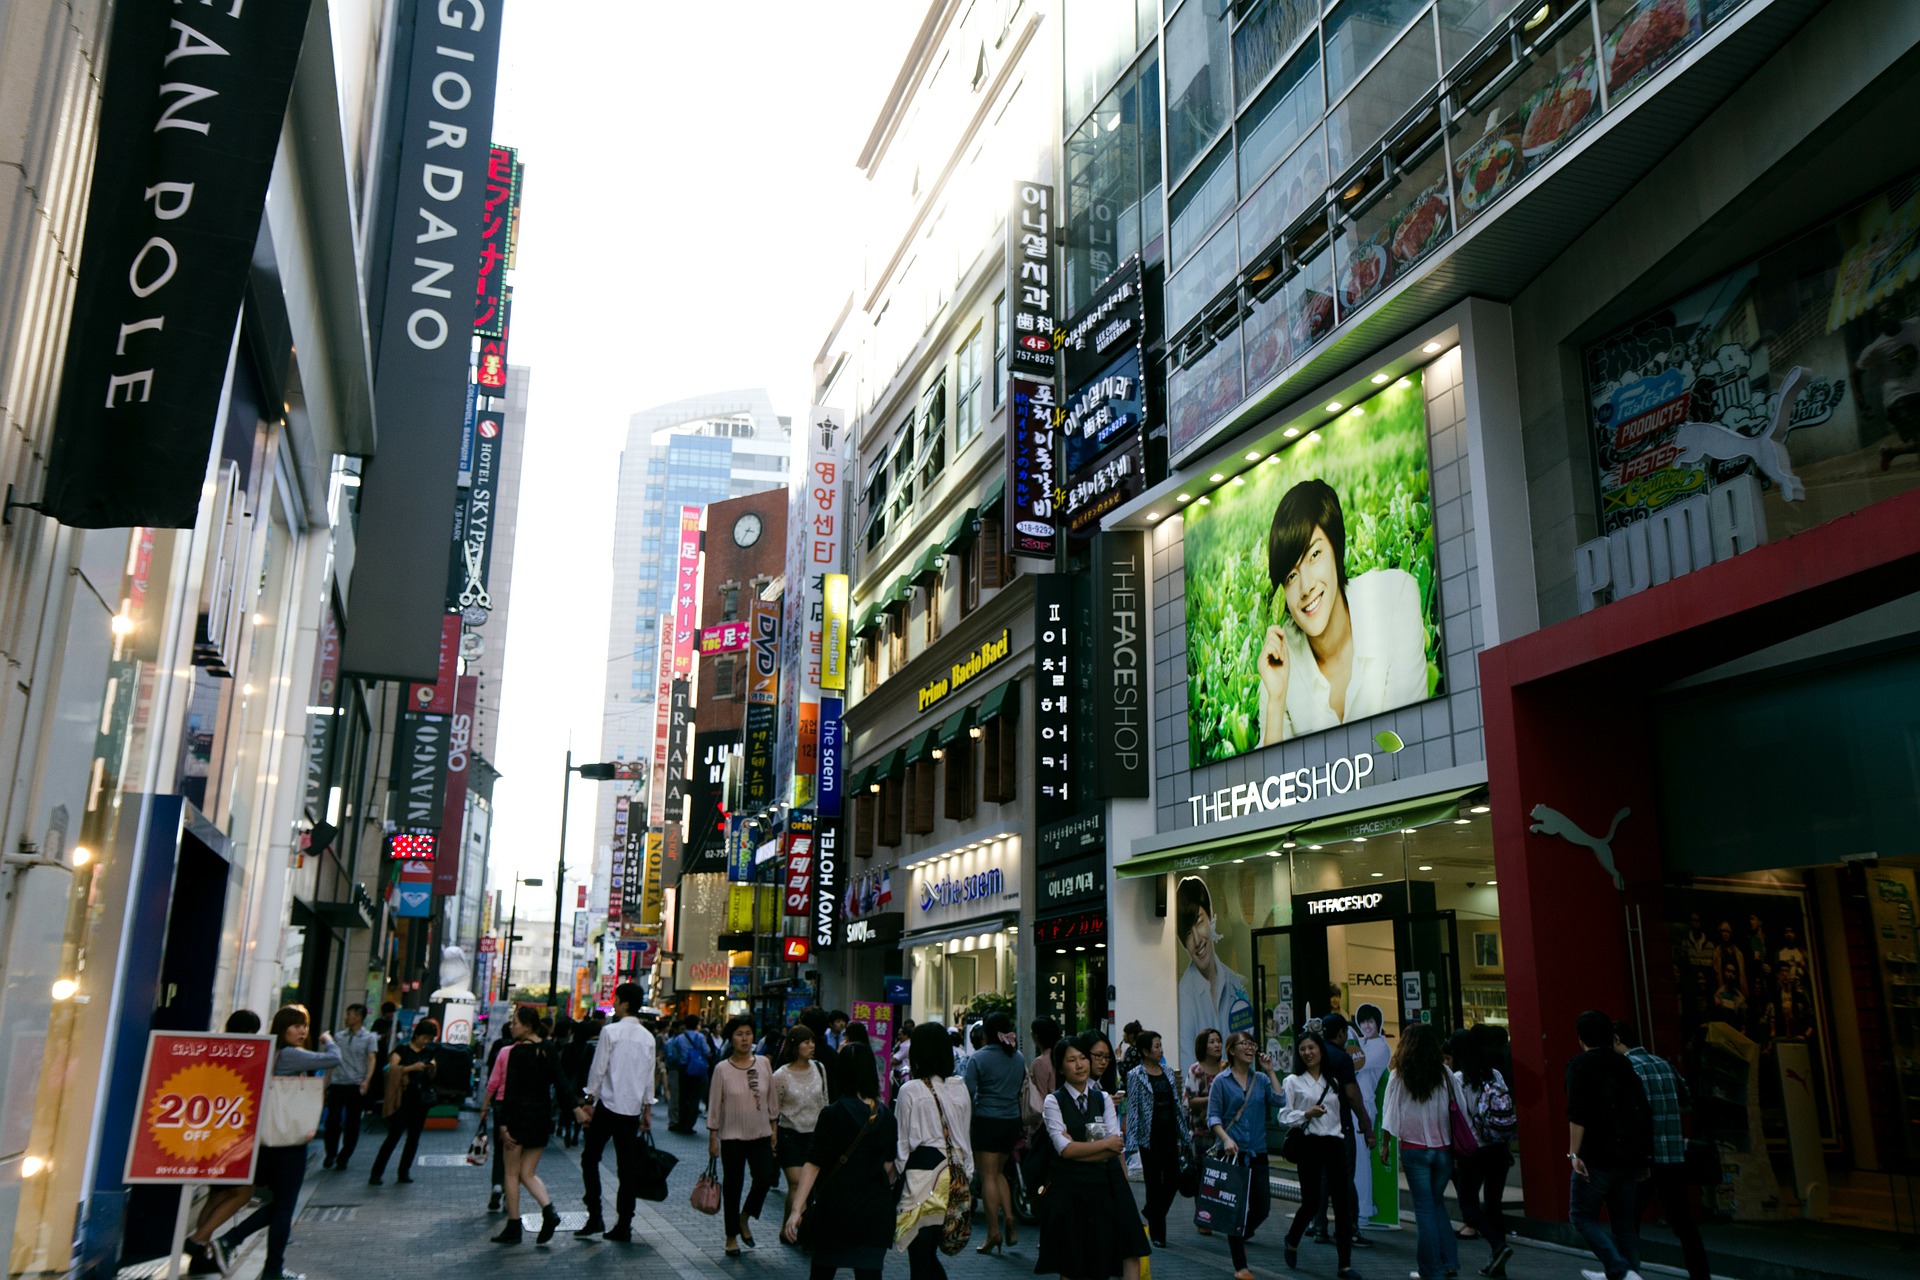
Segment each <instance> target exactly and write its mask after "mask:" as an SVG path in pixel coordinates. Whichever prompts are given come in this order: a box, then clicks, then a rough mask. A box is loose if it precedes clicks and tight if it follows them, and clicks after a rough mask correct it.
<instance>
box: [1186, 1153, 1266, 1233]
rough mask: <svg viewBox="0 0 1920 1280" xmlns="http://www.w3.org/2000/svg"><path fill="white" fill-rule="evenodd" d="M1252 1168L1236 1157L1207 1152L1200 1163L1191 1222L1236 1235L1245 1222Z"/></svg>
mask: <svg viewBox="0 0 1920 1280" xmlns="http://www.w3.org/2000/svg"><path fill="white" fill-rule="evenodd" d="M1252 1183H1253V1170H1252V1169H1251V1168H1250V1167H1249V1166H1248V1165H1247V1163H1246V1162H1245V1161H1243V1160H1242V1159H1240V1157H1239V1156H1237V1155H1234V1156H1228V1155H1209V1156H1208V1157H1207V1158H1206V1160H1205V1162H1204V1163H1202V1164H1201V1166H1200V1193H1199V1194H1198V1195H1196V1196H1195V1197H1194V1198H1193V1225H1194V1226H1196V1227H1205V1228H1207V1229H1208V1230H1211V1231H1218V1232H1219V1233H1221V1234H1222V1235H1229V1236H1237V1235H1239V1234H1241V1232H1242V1231H1244V1230H1245V1229H1246V1225H1247V1193H1248V1190H1249V1188H1250V1187H1251V1186H1252Z"/></svg>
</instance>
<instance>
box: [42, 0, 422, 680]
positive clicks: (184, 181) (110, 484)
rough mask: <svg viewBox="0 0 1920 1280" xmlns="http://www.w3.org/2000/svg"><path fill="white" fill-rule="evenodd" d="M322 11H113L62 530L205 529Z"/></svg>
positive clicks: (52, 470) (54, 472) (68, 394)
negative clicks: (216, 450) (281, 173)
mask: <svg viewBox="0 0 1920 1280" xmlns="http://www.w3.org/2000/svg"><path fill="white" fill-rule="evenodd" d="M307 4H308V0H282V2H281V3H276V4H255V5H253V6H252V7H251V9H247V8H244V7H242V6H241V5H237V4H233V5H220V6H218V7H211V6H207V5H200V6H196V7H195V8H194V9H192V10H187V9H184V8H179V7H176V6H173V5H165V4H152V3H149V4H118V5H115V6H114V7H113V34H112V36H111V37H110V43H109V45H108V56H107V63H106V84H105V87H104V91H103V93H102V97H101V102H100V116H99V126H100V138H99V145H98V147H97V148H96V150H95V153H94V160H93V177H92V187H91V192H92V197H91V199H90V200H89V201H88V202H87V223H86V233H85V236H84V238H83V239H82V241H81V244H82V246H83V248H82V252H81V258H80V277H79V282H78V284H77V285H76V287H75V290H74V302H73V322H72V326H71V328H70V329H69V330H68V333H67V346H66V360H65V364H64V366H63V368H62V372H61V381H60V399H59V405H58V409H57V411H56V420H55V425H54V433H53V443H52V448H51V451H50V453H49V455H48V458H47V476H46V486H45V488H44V490H43V491H42V495H41V498H40V509H41V510H42V511H44V512H46V513H47V514H48V515H51V516H53V517H54V518H55V519H57V520H59V521H60V522H61V523H62V524H68V525H74V526H76V527H79V528H86V529H105V528H114V527H120V526H157V527H160V528H166V529H186V528H191V527H192V526H193V522H194V517H195V515H196V513H197V512H198V511H199V508H200V493H201V487H202V485H203V484H204V483H205V481H206V471H207V450H208V447H209V445H210V444H211V443H212V441H213V433H214V429H215V427H216V425H217V422H216V419H217V417H218V414H219V411H220V390H221V386H222V384H223V383H224V382H225V380H226V374H227V361H228V357H229V355H230V354H231V353H232V351H233V341H234V333H233V330H234V319H235V317H236V316H237V315H238V314H239V311H240V300H241V298H242V296H243V295H244V293H245V292H246V284H247V271H248V268H249V267H250V266H251V265H252V261H253V245H254V240H255V237H256V236H257V234H258V232H259V227H260V214H261V210H262V208H263V207H264V206H265V203H266V196H267V180H268V177H269V176H270V174H271V173H272V170H273V158H274V154H275V152H276V151H277V150H278V148H279V145H280V125H281V118H282V116H283V115H284V114H285V112H286V108H287V93H288V90H289V88H290V87H291V86H292V84H293V73H294V67H295V65H296V64H297V63H298V62H299V60H300V45H301V41H302V38H303V37H304V36H305V34H306V28H307ZM15 87H17V88H23V87H24V86H18V85H16V86H15ZM23 105H24V104H23ZM451 477H452V472H451V470H449V471H448V478H449V479H451ZM449 492H451V491H449ZM424 656H425V655H424V653H423V657H424Z"/></svg>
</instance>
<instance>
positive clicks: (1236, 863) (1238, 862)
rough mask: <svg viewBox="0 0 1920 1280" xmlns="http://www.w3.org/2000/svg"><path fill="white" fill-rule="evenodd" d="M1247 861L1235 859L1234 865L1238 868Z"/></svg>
mask: <svg viewBox="0 0 1920 1280" xmlns="http://www.w3.org/2000/svg"><path fill="white" fill-rule="evenodd" d="M1245 861H1246V859H1245V858H1235V859H1234V860H1233V865H1234V866H1236V867H1237V866H1239V865H1240V864H1241V863H1243V862H1245Z"/></svg>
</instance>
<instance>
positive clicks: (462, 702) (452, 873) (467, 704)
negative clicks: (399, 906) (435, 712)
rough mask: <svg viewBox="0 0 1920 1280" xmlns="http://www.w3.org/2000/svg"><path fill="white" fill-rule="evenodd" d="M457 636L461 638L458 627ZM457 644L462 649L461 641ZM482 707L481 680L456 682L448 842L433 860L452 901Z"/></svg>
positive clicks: (443, 826)
mask: <svg viewBox="0 0 1920 1280" xmlns="http://www.w3.org/2000/svg"><path fill="white" fill-rule="evenodd" d="M448 616H449V617H452V616H453V615H451V614H449V615H448ZM455 621H456V622H458V619H457V618H456V619H455ZM454 634H455V635H456V637H457V636H458V634H459V631H458V628H457V627H456V629H455V632H454ZM454 644H455V646H456V647H457V646H458V645H459V641H458V639H456V640H455V641H454ZM479 704H480V677H479V676H461V677H460V678H459V679H458V680H456V681H455V682H454V695H453V719H452V720H451V721H449V722H448V734H447V742H448V745H447V795H446V800H445V801H444V802H443V803H442V805H441V807H440V831H441V834H443V835H445V836H446V837H447V842H446V843H445V844H443V845H439V846H437V847H436V849H435V852H434V859H433V891H434V892H435V893H443V894H446V895H448V896H449V897H451V896H452V895H453V894H455V893H457V892H458V891H459V888H460V841H461V839H462V837H463V835H464V834H465V831H466V822H467V782H468V779H469V778H471V777H472V770H471V768H470V767H469V766H470V765H471V764H472V761H473V722H474V716H475V713H476V711H477V709H478V707H479Z"/></svg>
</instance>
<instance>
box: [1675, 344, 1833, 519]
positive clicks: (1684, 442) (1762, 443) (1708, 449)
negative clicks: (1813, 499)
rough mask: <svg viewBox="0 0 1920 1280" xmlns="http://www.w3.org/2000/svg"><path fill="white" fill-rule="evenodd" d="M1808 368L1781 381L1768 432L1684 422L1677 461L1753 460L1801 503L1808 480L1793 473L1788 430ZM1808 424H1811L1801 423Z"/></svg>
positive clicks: (1795, 368)
mask: <svg viewBox="0 0 1920 1280" xmlns="http://www.w3.org/2000/svg"><path fill="white" fill-rule="evenodd" d="M1807 376H1808V375H1807V371H1806V369H1805V368H1803V367H1802V366H1800V365H1795V366H1793V368H1792V369H1790V370H1789V371H1788V372H1787V376H1786V379H1785V381H1783V382H1782V383H1781V384H1780V400H1779V403H1778V404H1776V405H1775V406H1774V409H1773V422H1772V423H1771V424H1770V425H1769V426H1768V428H1767V431H1766V434H1765V435H1758V436H1746V435H1741V434H1740V433H1739V432H1738V431H1730V430H1728V429H1727V428H1726V427H1723V426H1721V425H1720V424H1719V423H1717V422H1683V423H1681V424H1680V427H1679V429H1678V430H1676V431H1675V432H1674V433H1673V443H1674V444H1675V445H1676V446H1678V447H1679V449H1680V450H1681V453H1680V456H1679V457H1677V458H1675V459H1674V461H1675V462H1676V463H1680V462H1699V461H1701V460H1702V459H1704V458H1712V459H1713V460H1714V461H1715V462H1733V461H1736V460H1738V459H1740V458H1746V459H1748V460H1750V461H1751V462H1752V463H1753V465H1754V466H1756V467H1758V468H1759V469H1760V470H1761V471H1762V472H1764V473H1765V474H1766V477H1767V479H1769V480H1771V481H1773V483H1774V484H1775V485H1777V486H1779V489H1780V496H1781V497H1782V498H1784V499H1785V500H1786V501H1788V502H1798V501H1800V500H1801V499H1802V498H1805V497H1806V496H1807V486H1806V483H1805V482H1804V481H1803V480H1801V479H1800V477H1799V476H1797V475H1795V474H1794V473H1793V460H1792V459H1790V458H1789V457H1787V432H1789V431H1792V430H1793V429H1794V426H1795V423H1794V421H1793V408H1794V406H1795V405H1796V404H1798V403H1799V401H1800V393H1801V392H1802V391H1805V390H1806V388H1807ZM1800 425H1808V424H1804V423H1803V424H1800Z"/></svg>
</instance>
